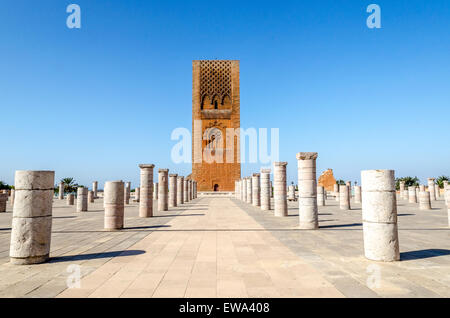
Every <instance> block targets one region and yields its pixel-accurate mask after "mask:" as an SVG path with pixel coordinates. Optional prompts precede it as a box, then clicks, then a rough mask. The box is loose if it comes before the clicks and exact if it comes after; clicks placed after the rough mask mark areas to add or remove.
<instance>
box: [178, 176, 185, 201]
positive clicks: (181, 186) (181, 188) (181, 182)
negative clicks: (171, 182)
mask: <svg viewBox="0 0 450 318" xmlns="http://www.w3.org/2000/svg"><path fill="white" fill-rule="evenodd" d="M183 192H184V177H183V176H178V178H177V205H178V206H179V205H182V204H183V203H184V197H183Z"/></svg>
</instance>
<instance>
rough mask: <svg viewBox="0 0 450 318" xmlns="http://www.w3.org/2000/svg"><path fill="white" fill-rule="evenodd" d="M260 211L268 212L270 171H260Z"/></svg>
mask: <svg viewBox="0 0 450 318" xmlns="http://www.w3.org/2000/svg"><path fill="white" fill-rule="evenodd" d="M260 181H261V210H264V211H268V210H270V187H271V185H270V169H261V180H260Z"/></svg>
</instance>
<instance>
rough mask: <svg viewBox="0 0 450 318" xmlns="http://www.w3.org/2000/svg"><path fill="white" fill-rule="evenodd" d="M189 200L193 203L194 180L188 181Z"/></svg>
mask: <svg viewBox="0 0 450 318" xmlns="http://www.w3.org/2000/svg"><path fill="white" fill-rule="evenodd" d="M188 198H189V201H192V180H188Z"/></svg>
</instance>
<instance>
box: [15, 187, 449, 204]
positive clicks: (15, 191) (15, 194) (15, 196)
mask: <svg viewBox="0 0 450 318" xmlns="http://www.w3.org/2000/svg"><path fill="white" fill-rule="evenodd" d="M444 193H445V192H444ZM15 198H16V191H15V190H14V189H11V197H10V199H11V205H12V206H14V200H15Z"/></svg>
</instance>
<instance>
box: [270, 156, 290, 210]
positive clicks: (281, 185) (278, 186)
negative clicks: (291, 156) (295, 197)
mask: <svg viewBox="0 0 450 318" xmlns="http://www.w3.org/2000/svg"><path fill="white" fill-rule="evenodd" d="M273 165H274V169H273V188H274V189H273V202H274V215H275V216H281V217H282V216H287V215H288V209H287V208H288V207H287V193H286V166H287V162H274V163H273Z"/></svg>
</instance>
